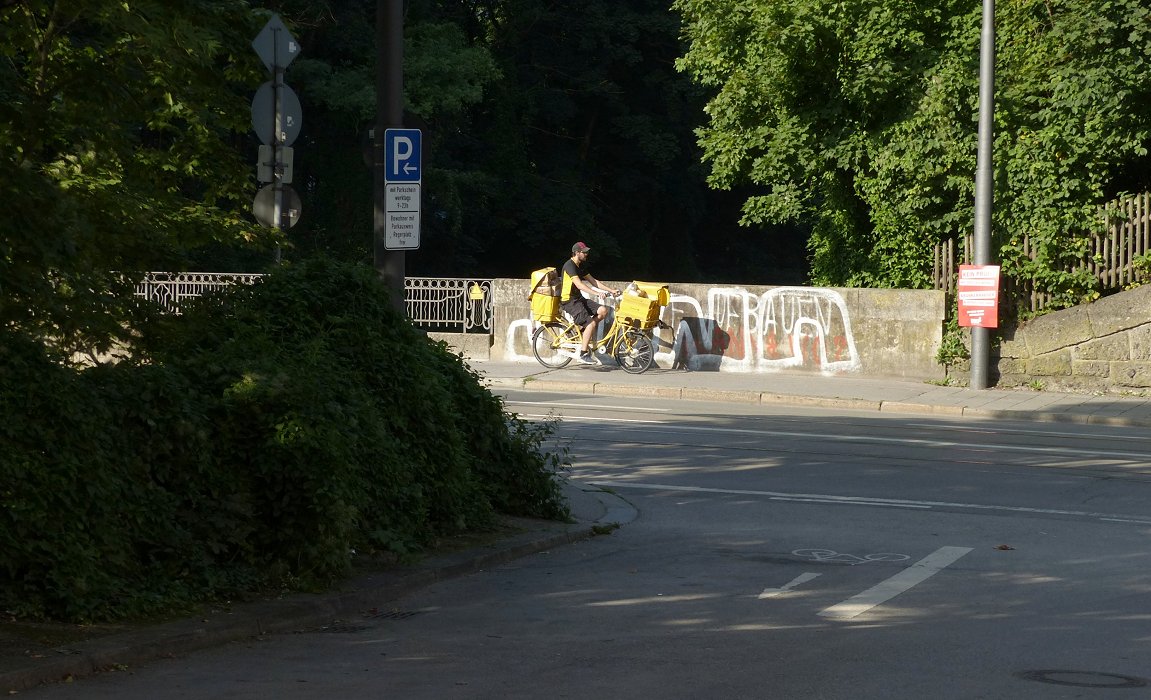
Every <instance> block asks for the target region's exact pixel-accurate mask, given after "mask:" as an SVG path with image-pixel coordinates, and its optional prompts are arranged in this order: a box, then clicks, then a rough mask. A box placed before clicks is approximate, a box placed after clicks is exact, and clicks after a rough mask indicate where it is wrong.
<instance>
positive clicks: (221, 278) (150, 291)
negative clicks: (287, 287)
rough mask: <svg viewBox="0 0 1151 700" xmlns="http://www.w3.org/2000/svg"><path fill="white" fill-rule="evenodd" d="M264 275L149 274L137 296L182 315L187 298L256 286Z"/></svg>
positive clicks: (224, 273)
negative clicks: (182, 308)
mask: <svg viewBox="0 0 1151 700" xmlns="http://www.w3.org/2000/svg"><path fill="white" fill-rule="evenodd" d="M260 277H261V275H257V274H247V273H236V272H149V273H147V274H146V275H145V276H144V279H143V280H142V281H140V282H138V283H137V284H136V296H138V297H143V298H145V299H148V300H149V301H154V302H156V303H157V304H159V305H160V306H163V307H164V308H165V309H166V310H167V311H168V312H169V313H173V314H179V313H180V304H181V302H183V301H184V300H185V299H193V298H195V297H199V296H203V295H204V294H207V293H209V292H212V291H214V290H217V289H222V288H224V287H227V286H229V285H233V284H252V283H253V282H255V281H256V280H258V279H260Z"/></svg>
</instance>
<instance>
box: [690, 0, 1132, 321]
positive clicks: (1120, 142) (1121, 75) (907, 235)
mask: <svg viewBox="0 0 1151 700" xmlns="http://www.w3.org/2000/svg"><path fill="white" fill-rule="evenodd" d="M674 6H675V8H676V9H677V10H679V11H680V12H681V13H682V15H683V17H684V30H683V31H684V37H685V38H686V39H687V40H688V41H689V42H690V47H689V49H688V51H687V53H686V54H685V55H684V57H683V58H682V59H680V62H679V66H680V68H681V69H682V70H684V71H686V72H687V73H688V74H690V75H691V76H692V77H693V78H694V79H695V80H696V81H698V82H700V83H701V84H703V85H705V86H707V87H709V88H711V89H713V90H714V96H713V97H712V99H711V101H710V102H709V104H708V106H707V109H706V111H707V114H708V119H709V121H708V124H707V125H706V126H705V127H704V128H702V129H701V130H700V132H699V133H700V143H701V145H702V146H703V148H704V155H705V158H706V160H707V161H709V162H710V164H711V175H710V182H711V184H712V185H713V186H715V187H718V188H722V189H730V188H733V187H735V186H737V185H740V184H743V185H753V186H755V187H757V188H759V190H760V191H759V192H758V193H757V194H755V195H753V196H751V197H750V198H748V199H747V200H746V202H745V203H744V207H743V221H744V223H745V224H758V223H764V222H782V221H792V220H799V221H809V222H811V223H812V225H813V226H814V233H813V235H812V237H811V239H810V243H809V249H810V251H811V253H812V265H813V275H812V281H813V282H814V283H816V284H831V285H853V286H856V285H858V286H873V287H911V288H917V287H918V288H921V287H927V286H929V285H930V274H931V262H932V257H931V252H932V247H933V245H934V244H935V243H936V242H938V241H941V240H943V239H946V238H952V237H956V236H961V235H963V234H964V233H965V232H967V231H970V230H971V229H972V226H973V220H974V213H973V212H974V175H975V165H976V164H975V159H976V151H977V148H976V147H977V142H978V139H977V134H978V94H979V74H980V70H979V69H980V66H979V56H980V29H981V7H980V3H978V2H954V1H951V0H947V1H944V2H939V1H938V0H931V1H930V2H925V1H922V0H901V1H899V2H894V1H893V0H853V1H851V2H841V1H839V0H751V1H750V2H742V3H737V4H736V5H735V6H733V5H732V3H727V2H717V1H716V0H676V1H675V2H674ZM995 20H996V37H997V41H996V45H997V53H998V58H997V61H996V67H995V68H996V88H997V96H996V113H995V143H994V160H995V168H994V177H995V216H994V222H993V229H994V232H993V233H994V245H995V257H996V259H998V260H1001V261H1002V264H1003V265H1004V267H1005V271H1006V272H1007V273H1008V274H1010V275H1012V276H1015V277H1017V278H1021V279H1033V280H1035V282H1036V287H1037V288H1038V289H1040V290H1042V291H1046V292H1050V293H1051V294H1053V295H1055V301H1056V304H1064V305H1065V304H1073V303H1076V302H1077V301H1078V300H1079V299H1080V298H1081V297H1082V296H1084V295H1085V294H1087V293H1089V291H1090V289H1091V286H1092V284H1093V283H1092V280H1091V279H1090V277H1089V275H1087V274H1086V273H1085V272H1080V273H1073V272H1069V271H1068V270H1069V269H1071V268H1073V267H1074V265H1073V263H1074V262H1075V261H1077V260H1079V259H1080V256H1081V255H1082V254H1083V253H1084V252H1085V238H1086V235H1085V234H1086V233H1087V232H1088V231H1089V230H1090V229H1092V228H1093V227H1095V226H1097V225H1098V224H1099V215H1098V206H1099V205H1100V204H1102V203H1103V202H1105V201H1107V200H1108V199H1110V198H1112V197H1114V196H1115V195H1116V194H1118V193H1120V192H1123V191H1133V192H1140V191H1146V189H1147V188H1148V187H1149V186H1151V178H1149V177H1148V176H1147V172H1148V165H1151V163H1149V160H1148V151H1147V149H1148V145H1149V143H1151V111H1148V110H1147V108H1146V105H1147V103H1148V100H1149V99H1151V8H1149V7H1148V5H1147V3H1146V2H1145V0H1114V1H1113V2H1090V3H1085V2H1075V1H1073V0H1019V1H1017V2H1008V3H1000V4H999V5H998V6H997V7H996V14H995ZM1024 237H1028V238H1029V242H1030V246H1031V248H1032V250H1033V251H1035V256H1034V257H1035V259H1034V261H1032V260H1031V259H1029V257H1028V256H1026V255H1025V254H1024V252H1023V239H1024Z"/></svg>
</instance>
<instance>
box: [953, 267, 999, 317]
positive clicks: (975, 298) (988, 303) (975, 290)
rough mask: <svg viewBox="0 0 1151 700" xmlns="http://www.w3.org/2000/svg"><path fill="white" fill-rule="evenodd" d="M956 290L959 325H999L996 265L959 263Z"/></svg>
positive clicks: (997, 271)
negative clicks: (957, 293)
mask: <svg viewBox="0 0 1151 700" xmlns="http://www.w3.org/2000/svg"><path fill="white" fill-rule="evenodd" d="M956 290H957V291H958V292H959V325H960V326H979V327H981V328H997V327H998V326H999V266H998V265H960V266H959V281H958V284H957V285H956Z"/></svg>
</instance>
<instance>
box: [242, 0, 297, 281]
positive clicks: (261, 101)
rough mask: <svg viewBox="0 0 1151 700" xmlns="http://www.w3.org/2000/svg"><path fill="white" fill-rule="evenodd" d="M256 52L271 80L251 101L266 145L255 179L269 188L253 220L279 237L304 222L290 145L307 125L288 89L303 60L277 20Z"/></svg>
mask: <svg viewBox="0 0 1151 700" xmlns="http://www.w3.org/2000/svg"><path fill="white" fill-rule="evenodd" d="M252 48H254V49H255V50H256V54H257V55H258V56H259V57H260V60H262V61H263V62H264V66H265V67H266V68H267V69H268V71H269V72H270V73H271V74H272V80H271V81H269V82H266V83H264V84H263V85H261V86H260V89H259V90H257V91H256V95H255V97H253V98H252V129H253V130H254V131H255V132H256V135H257V136H258V137H259V138H260V142H261V143H262V144H264V145H262V146H260V155H259V162H258V163H257V165H256V179H257V180H258V181H260V182H267V183H271V184H269V185H266V186H264V187H262V188H260V191H259V192H257V193H256V198H255V199H254V200H253V201H252V214H253V216H255V217H256V220H257V221H259V222H260V224H261V225H263V226H267V227H268V228H275V229H278V230H280V231H283V230H285V229H288V228H291V227H292V226H295V225H296V222H297V221H299V219H300V197H299V195H297V194H296V191H295V190H294V189H292V188H291V187H290V186H289V183H291V182H292V169H293V160H294V158H293V156H294V154H293V151H292V148H291V145H292V143H294V142H295V140H296V137H297V136H299V135H300V127H301V126H302V125H303V119H302V110H301V108H300V100H299V98H298V97H296V93H295V92H293V91H292V89H291V88H290V87H288V86H287V85H285V84H284V70H285V69H286V68H287V67H288V65H289V64H290V63H291V62H292V61H293V60H295V58H296V56H298V55H299V54H300V45H299V43H298V42H297V41H296V38H295V37H293V36H292V33H291V32H289V31H288V28H287V27H286V26H284V23H283V21H281V20H280V16H279V15H272V18H271V19H270V20H268V23H267V24H265V25H264V28H263V29H262V30H260V33H259V34H257V35H256V38H255V39H253V40H252ZM276 262H277V263H278V262H280V244H279V243H277V244H276Z"/></svg>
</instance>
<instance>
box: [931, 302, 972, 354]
mask: <svg viewBox="0 0 1151 700" xmlns="http://www.w3.org/2000/svg"><path fill="white" fill-rule="evenodd" d="M952 305H953V304H949V305H948V306H949V307H950V306H952ZM966 337H967V333H965V332H964V331H963V330H962V329H961V328H960V327H959V319H958V318H956V317H955V316H951V317H950V318H948V319H947V321H946V322H945V323H944V325H943V341H942V342H941V343H940V344H939V352H937V353H935V361H936V362H938V363H939V364H941V365H943V366H944V367H945V368H947V367H953V366H955V365H956V364H957V363H959V362H961V361H963V360H969V359H971V352H970V351H969V350H968V349H967V343H966V342H965V341H964V339H965V338H966Z"/></svg>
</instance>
